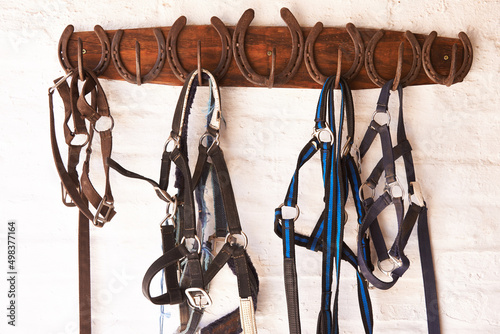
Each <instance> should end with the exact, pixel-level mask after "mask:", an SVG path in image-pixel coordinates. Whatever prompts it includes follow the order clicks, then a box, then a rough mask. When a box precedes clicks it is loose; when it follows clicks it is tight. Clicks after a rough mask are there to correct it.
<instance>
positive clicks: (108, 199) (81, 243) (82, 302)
mask: <svg viewBox="0 0 500 334" xmlns="http://www.w3.org/2000/svg"><path fill="white" fill-rule="evenodd" d="M84 72H85V77H86V81H85V83H84V85H83V87H82V91H81V92H79V91H78V74H77V73H70V75H68V76H71V75H72V78H71V84H70V86H69V85H68V84H67V81H66V79H67V77H68V76H66V77H62V78H59V79H56V80H55V81H54V82H55V83H56V84H55V86H54V87H52V88H51V89H49V120H50V140H51V146H52V155H53V158H54V163H55V165H56V170H57V172H58V174H59V177H60V179H61V184H62V190H63V203H64V204H65V205H67V206H76V207H78V209H79V216H78V278H79V312H80V334H90V333H91V331H92V318H91V286H90V285H91V268H90V233H89V221H92V222H93V223H94V225H96V226H99V227H101V226H103V225H104V224H105V223H106V222H107V221H109V220H110V219H111V218H113V216H114V215H115V211H114V207H113V195H112V193H111V186H110V183H109V166H108V164H107V160H108V159H109V158H110V156H111V151H112V134H111V130H112V129H111V128H112V126H111V127H110V129H108V130H105V131H101V132H99V131H97V130H96V128H95V122H96V121H97V120H99V118H101V117H103V116H106V117H110V116H111V115H110V112H109V107H108V102H107V100H106V95H105V93H104V91H103V89H102V87H101V85H100V84H99V81H98V80H97V77H96V76H95V74H94V73H92V72H90V71H86V70H84ZM55 89H57V91H58V92H59V94H60V96H61V99H62V101H63V105H64V121H63V133H64V139H65V142H66V144H67V145H68V163H67V167H66V166H65V165H64V162H63V161H62V157H61V152H60V150H59V146H58V143H57V136H56V129H55V115H54V104H53V93H54V91H55ZM88 94H90V95H91V103H90V104H89V103H88V102H87V101H86V99H85V96H86V95H88ZM70 119H72V120H73V130H72V129H71V128H70V126H69V124H68V122H69V121H70ZM85 119H87V120H89V122H90V124H91V127H92V128H91V129H90V131H89V129H87V127H86V122H85ZM95 132H98V133H99V135H100V139H101V155H102V158H103V163H104V174H105V178H106V186H105V191H104V196H102V197H101V196H100V195H99V193H98V192H97V191H96V189H95V188H94V186H93V185H92V182H91V181H90V177H89V164H90V158H91V153H92V147H91V145H92V139H93V135H94V133H95ZM76 135H85V136H87V138H86V140H85V142H83V143H75V144H74V143H73V140H74V139H75V137H76ZM84 146H87V148H86V158H85V161H84V163H83V167H82V176H81V178H80V179H79V178H78V172H77V166H78V164H79V162H80V154H81V151H82V148H83V147H84ZM66 195H68V196H69V197H70V198H71V202H70V203H68V202H66ZM89 202H90V203H91V204H92V206H93V207H94V208H96V212H95V213H92V212H91V211H90V209H89Z"/></svg>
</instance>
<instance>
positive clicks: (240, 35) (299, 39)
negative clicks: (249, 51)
mask: <svg viewBox="0 0 500 334" xmlns="http://www.w3.org/2000/svg"><path fill="white" fill-rule="evenodd" d="M280 14H281V18H282V19H283V21H285V23H286V25H287V26H288V30H289V31H290V34H291V35H292V52H291V55H290V60H289V61H288V64H287V65H286V67H285V69H284V70H283V71H282V72H281V73H278V74H275V73H274V72H275V61H276V51H275V48H273V51H272V52H268V55H270V56H272V58H271V73H270V75H269V77H266V76H263V75H260V74H258V73H257V72H255V71H254V69H253V68H252V66H251V65H250V63H249V62H248V59H247V56H246V54H245V34H246V31H247V29H248V27H249V26H250V23H251V22H252V20H253V18H254V16H255V12H254V10H253V9H251V8H250V9H247V10H246V11H245V12H244V13H243V15H242V16H241V18H240V20H239V21H238V24H236V27H235V28H234V34H233V53H234V60H235V61H236V65H237V66H238V68H239V70H240V72H241V73H242V74H243V76H244V77H245V78H246V79H247V80H248V81H250V82H251V83H253V84H255V85H258V86H266V87H269V88H271V87H273V86H280V85H283V84H285V83H287V82H288V81H289V80H290V79H291V78H292V77H293V76H294V75H295V74H296V73H297V71H298V70H299V67H300V63H301V61H302V57H303V54H304V36H303V34H302V29H301V28H300V25H299V23H298V22H297V19H295V17H294V16H293V14H292V12H290V10H289V9H288V8H281V11H280ZM273 64H274V65H273Z"/></svg>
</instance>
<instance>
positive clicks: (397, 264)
mask: <svg viewBox="0 0 500 334" xmlns="http://www.w3.org/2000/svg"><path fill="white" fill-rule="evenodd" d="M392 82H393V80H390V81H388V82H387V83H386V84H385V85H384V86H383V87H382V90H381V92H380V96H379V100H378V102H377V108H376V110H375V113H374V115H373V119H372V121H371V123H370V125H369V127H368V129H367V131H366V133H365V136H364V138H363V140H362V142H361V145H360V156H361V158H362V157H363V156H364V155H365V154H366V152H367V151H368V149H369V148H370V146H371V144H372V142H373V141H374V139H375V137H376V136H377V135H378V136H379V137H380V141H381V146H382V158H381V159H380V161H379V162H378V163H377V165H376V166H375V168H374V169H373V171H372V173H371V174H370V176H369V177H368V178H367V179H366V181H365V182H364V183H363V185H362V186H361V191H360V193H361V195H360V196H361V197H362V202H363V205H364V208H365V210H366V216H365V218H364V220H363V222H362V225H361V226H360V229H359V233H358V240H359V241H358V262H359V267H360V270H361V272H362V273H363V275H364V276H365V277H366V278H367V280H368V281H369V282H370V283H371V284H372V285H373V286H375V287H376V288H379V289H383V290H386V289H389V288H391V287H392V286H394V284H396V282H397V281H398V279H399V278H400V277H401V276H402V275H403V274H404V273H405V272H406V270H408V268H409V266H410V261H409V260H408V258H407V257H406V255H405V254H404V248H405V246H406V244H407V242H408V239H409V237H410V234H411V231H412V229H413V227H414V225H415V223H416V222H417V221H418V241H419V250H420V260H421V265H422V275H423V281H424V291H425V304H426V310H427V327H428V332H429V333H430V334H438V333H441V330H440V321H439V310H438V300H437V289H436V280H435V274H434V265H433V261H432V251H431V245H430V238H429V229H428V222H427V206H426V203H425V201H424V199H423V196H422V192H421V190H420V186H419V184H418V183H417V181H416V177H415V169H414V165H413V158H412V155H411V149H412V148H411V145H410V143H409V142H408V139H407V138H406V132H405V126H404V120H403V90H402V87H401V85H399V86H398V89H397V90H398V95H399V117H398V127H397V145H396V146H394V147H393V146H392V141H391V136H390V129H389V124H390V121H391V118H390V114H389V112H388V102H389V95H390V88H391V87H392ZM401 157H402V158H403V162H404V166H405V170H406V181H407V182H406V183H407V189H408V194H409V195H408V199H409V203H410V204H409V206H408V210H407V212H406V215H405V214H404V189H403V186H402V185H401V183H400V181H399V178H398V177H397V175H396V167H395V161H396V160H397V159H399V158H401ZM382 173H384V175H385V187H384V191H383V193H382V194H381V195H380V196H379V197H378V198H377V199H375V188H376V186H377V184H378V182H379V179H380V178H381V176H382ZM365 190H370V193H371V195H370V196H365ZM390 205H394V207H395V211H396V221H397V228H398V233H397V236H396V239H395V240H394V242H393V244H392V246H391V247H390V249H389V250H387V248H386V245H385V241H384V238H383V236H382V233H381V231H380V226H379V222H378V218H377V217H378V215H379V214H380V213H381V212H382V211H383V210H385V209H386V208H387V207H388V206H390ZM368 234H369V235H370V236H371V239H372V241H373V245H374V248H375V250H376V254H377V258H378V267H379V269H380V271H381V272H383V273H384V274H386V275H387V276H388V277H390V278H391V279H392V280H391V281H386V280H381V279H379V278H378V277H377V276H376V275H375V274H374V268H373V266H371V265H368V264H367V263H366V261H365V259H364V258H362V257H360V254H362V253H363V252H364V251H365V250H366V249H368V248H369V245H370V243H369V239H368ZM367 240H368V242H366V241H367ZM387 265H389V266H387Z"/></svg>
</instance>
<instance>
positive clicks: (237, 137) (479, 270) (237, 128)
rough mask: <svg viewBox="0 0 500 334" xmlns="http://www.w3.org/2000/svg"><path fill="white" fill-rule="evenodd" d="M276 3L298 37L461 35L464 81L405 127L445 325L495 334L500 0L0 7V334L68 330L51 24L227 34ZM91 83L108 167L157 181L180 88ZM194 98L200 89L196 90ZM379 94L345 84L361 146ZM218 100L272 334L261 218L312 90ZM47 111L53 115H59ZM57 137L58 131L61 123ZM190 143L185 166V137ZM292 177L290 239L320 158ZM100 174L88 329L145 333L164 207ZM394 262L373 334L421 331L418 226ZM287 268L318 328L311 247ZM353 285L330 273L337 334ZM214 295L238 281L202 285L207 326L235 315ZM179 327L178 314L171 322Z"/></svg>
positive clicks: (65, 227)
mask: <svg viewBox="0 0 500 334" xmlns="http://www.w3.org/2000/svg"><path fill="white" fill-rule="evenodd" d="M282 6H286V7H288V8H290V9H291V10H292V12H293V13H294V14H295V15H296V17H297V19H298V21H299V23H300V24H301V25H302V26H304V27H311V26H313V25H314V24H315V23H316V22H318V21H322V22H323V23H324V24H325V26H339V27H340V26H345V24H346V23H347V22H353V23H354V24H356V26H357V27H359V28H383V29H387V30H397V31H405V30H411V31H412V32H414V33H423V34H426V33H430V31H432V30H436V31H437V32H438V34H439V36H445V37H456V36H457V34H458V32H459V31H465V32H466V33H467V34H468V35H469V37H470V39H471V41H472V43H473V46H474V63H473V65H472V68H471V71H470V73H469V74H468V75H467V77H466V78H465V81H464V82H463V83H460V84H456V85H453V86H451V87H444V86H438V85H428V86H413V87H408V88H406V89H405V92H404V94H405V95H404V107H405V121H406V125H407V135H408V138H409V140H410V142H411V143H412V146H413V158H414V160H415V168H416V174H417V178H418V180H419V181H420V182H421V185H422V189H423V192H424V196H425V198H426V201H427V204H428V207H429V227H430V231H431V243H432V245H433V252H434V261H435V265H436V275H437V280H438V289H439V297H440V300H439V303H440V314H441V321H442V329H443V333H459V334H460V333H471V332H478V333H492V334H493V333H498V332H499V331H500V321H499V320H498V319H499V317H498V315H497V313H498V312H496V310H498V308H499V307H500V304H499V303H500V302H499V300H500V298H499V294H500V291H499V290H500V289H499V288H498V275H499V270H498V267H499V264H500V263H499V262H500V258H499V256H498V254H499V253H500V246H499V245H498V242H497V236H498V235H499V233H500V228H499V227H498V226H500V225H499V224H498V222H497V220H498V218H497V216H498V214H497V213H498V211H499V209H500V206H499V204H498V203H499V201H500V192H499V191H498V188H499V186H500V177H499V175H500V170H499V165H500V145H499V144H498V130H499V126H498V124H500V116H499V114H498V111H499V109H500V108H499V107H500V90H499V89H498V84H497V81H498V75H499V74H500V64H499V62H498V61H497V59H498V49H499V47H500V38H499V37H500V35H499V32H498V12H499V10H500V4H499V3H498V2H497V1H488V0H480V1H463V0H440V1H431V0H424V1H418V2H415V1H414V2H411V1H404V0H401V1H396V0H391V1H382V0H376V1H370V2H366V1H355V0H344V1H339V0H335V1H326V0H320V1H316V2H315V3H309V2H305V1H292V0H287V1H281V2H279V3H273V2H269V1H260V0H253V1H246V2H245V3H241V4H239V3H235V2H234V1H229V0H220V1H216V2H214V1H211V2H206V1H199V0H191V1H176V2H173V1H166V0H146V1H142V2H140V3H137V4H135V3H134V4H131V3H123V2H114V1H111V2H103V1H93V0H83V1H79V2H71V1H67V0H57V1H48V0H28V1H24V2H22V3H20V2H17V1H11V0H6V1H3V2H2V6H1V7H2V11H1V12H0V43H1V45H2V48H1V49H0V58H1V59H2V62H1V65H0V67H1V69H2V78H3V86H2V89H1V90H0V100H1V101H2V115H4V119H3V121H2V122H1V123H0V131H1V133H2V142H1V146H0V172H1V175H2V178H0V189H2V191H1V192H0V203H1V205H0V225H1V226H3V227H0V240H1V242H0V245H2V244H4V243H3V242H4V240H5V239H6V234H5V233H6V232H5V229H4V226H5V225H4V224H5V223H4V222H6V221H7V220H8V219H13V218H14V219H16V220H17V221H18V225H19V235H18V240H19V241H18V243H19V273H20V281H19V289H20V295H19V305H20V306H19V307H20V308H19V326H18V327H17V328H16V329H14V328H10V326H7V325H6V322H5V321H2V322H0V332H1V333H7V334H10V333H14V332H22V333H30V332H40V329H42V331H41V332H43V333H55V334H68V333H76V332H77V331H76V328H77V327H76V325H77V321H78V306H77V288H78V284H77V262H76V259H77V239H76V233H77V224H76V219H77V213H76V211H75V210H73V209H69V208H66V207H64V206H63V205H62V204H61V203H60V183H59V179H58V176H57V173H56V171H55V168H54V166H53V162H52V157H51V156H52V153H51V149H50V146H49V145H50V144H49V126H48V110H47V95H46V94H47V93H46V92H47V88H48V87H49V85H50V84H51V82H52V80H53V79H54V78H56V77H58V76H60V75H62V73H63V71H62V70H61V68H60V66H59V64H58V61H57V58H56V51H57V50H56V48H57V42H58V39H59V36H60V34H61V32H62V30H63V29H64V27H65V26H66V25H67V24H73V25H74V26H75V29H76V30H77V31H83V30H92V29H93V27H94V25H95V24H100V25H102V26H103V27H104V29H107V30H111V29H118V28H136V27H153V26H169V25H171V24H172V23H173V22H174V21H175V19H177V17H179V16H180V15H186V16H187V18H188V24H208V22H209V20H210V17H211V16H213V15H216V16H218V17H219V18H221V19H222V20H223V21H224V22H225V23H226V24H227V25H229V26H234V25H235V24H236V23H237V21H238V19H239V17H240V16H241V14H242V13H243V11H244V10H245V9H247V8H249V7H252V8H254V9H255V10H256V15H255V19H254V21H253V23H252V24H255V25H283V22H282V20H281V17H280V16H279V9H280V8H281V7H282ZM332 72H333V70H332ZM102 85H103V87H104V89H105V91H106V93H107V97H108V100H109V103H110V107H111V111H112V113H113V116H114V118H115V123H116V126H115V129H114V142H113V151H114V158H115V159H116V160H117V161H119V162H120V163H121V164H123V165H124V166H125V167H127V168H130V169H131V170H134V171H137V172H140V173H141V174H144V175H146V176H148V177H151V178H153V179H157V178H158V172H159V167H160V153H161V150H162V148H163V144H164V142H165V139H166V137H167V136H168V133H169V131H170V125H171V119H172V114H173V110H174V108H175V104H176V102H177V98H178V94H179V92H180V87H167V86H157V85H142V86H140V87H137V86H134V85H130V84H128V83H125V82H114V81H107V80H103V81H102ZM199 94H200V96H202V95H203V96H206V88H202V89H200V92H199ZM378 94H379V90H378V89H370V90H362V91H354V92H353V97H354V103H355V112H356V135H355V139H356V141H357V142H358V143H359V142H360V140H361V139H362V136H363V133H364V131H365V129H366V127H367V126H368V123H369V121H370V117H371V115H372V113H373V110H374V106H375V103H376V100H377V97H378ZM221 95H222V107H223V113H224V117H225V120H226V126H225V127H224V128H223V129H222V131H221V132H222V133H221V146H222V148H223V150H224V154H225V157H226V160H227V165H228V168H229V171H230V174H231V180H232V183H233V186H234V191H235V197H236V200H237V202H238V208H239V212H240V218H241V221H242V224H243V228H244V230H245V232H246V233H247V235H248V237H249V239H250V244H249V247H248V252H249V254H250V256H251V257H252V260H253V262H254V264H255V266H256V268H257V270H258V272H259V275H260V282H261V285H260V289H261V290H260V296H259V309H258V311H257V323H258V327H259V333H264V334H268V333H269V334H270V333H273V334H274V333H286V332H287V329H288V321H287V314H286V305H285V296H284V286H283V278H282V271H283V269H282V268H283V264H282V255H281V254H282V243H281V240H280V239H278V238H277V237H276V236H275V235H274V232H273V228H274V226H273V219H274V208H275V207H276V206H278V205H279V204H280V203H281V202H282V201H283V197H284V195H285V192H286V187H287V186H288V184H289V182H290V177H291V176H292V174H293V171H294V168H295V164H296V158H297V154H298V153H299V151H300V150H301V148H302V147H303V145H304V144H305V143H306V142H307V141H308V140H309V138H310V134H311V130H312V127H313V125H314V122H313V118H314V111H315V108H316V103H317V98H318V95H319V90H310V89H307V90H302V89H280V88H274V89H264V88H225V87H224V88H222V90H221ZM202 100H204V98H200V100H199V102H200V104H201V105H203V103H204V102H202ZM57 103H60V102H57ZM390 106H391V114H392V116H393V120H394V123H393V124H396V123H395V122H396V120H397V115H396V114H397V94H393V96H392V99H391V105H390ZM58 112H59V114H58V116H61V114H60V112H61V111H60V109H58ZM201 115H202V113H201V112H199V111H197V112H196V113H194V114H193V118H192V119H191V122H190V128H191V130H190V131H192V132H190V134H191V138H193V137H196V136H197V135H198V134H200V133H201V132H202V131H203V126H202V124H203V120H202V116H201ZM5 116H6V117H5ZM196 116H197V117H196ZM195 117H196V118H195ZM59 121H60V118H59ZM57 129H58V136H59V138H61V137H60V136H61V133H60V132H61V131H60V126H59V127H58V128H57ZM374 145H375V147H377V146H376V145H378V143H375V144H374ZM189 149H190V152H192V153H190V154H191V156H193V155H194V153H195V152H196V143H195V141H193V144H192V145H191V146H190V148H189ZM95 151H96V152H95V153H96V154H95V156H94V157H93V175H92V177H93V179H94V181H95V183H96V186H97V187H98V188H99V189H102V187H103V183H104V180H103V178H102V176H101V175H100V170H99V168H100V162H99V154H98V150H97V149H96V150H95ZM63 154H65V153H64V152H63ZM379 154H380V153H379V152H378V151H376V149H374V151H373V152H371V153H370V155H369V156H367V157H366V159H365V160H364V161H363V175H364V176H366V173H367V172H369V168H370V166H372V165H373V164H374V163H376V161H377V159H378V158H379V157H380V155H379ZM192 164H194V161H193V159H191V165H192ZM300 178H301V181H300V193H299V201H300V202H299V205H300V207H301V211H302V214H301V217H300V219H299V221H297V230H300V231H302V232H304V233H305V232H309V231H311V230H312V228H313V226H314V224H315V222H316V219H317V216H318V214H319V213H320V212H321V198H322V187H321V172H320V163H319V160H318V159H313V160H311V161H310V162H309V163H308V165H307V166H305V167H304V168H303V171H302V174H301V176H300ZM111 182H112V187H113V191H114V196H115V200H116V210H117V212H118V213H117V215H116V218H115V219H113V222H111V223H110V224H108V225H107V226H106V227H105V228H103V229H92V283H93V303H94V304H93V308H94V315H95V318H94V331H95V332H96V333H106V334H108V333H109V334H111V333H113V334H114V333H118V332H120V333H153V332H156V331H158V316H159V308H158V307H157V306H154V305H152V304H151V303H149V302H148V301H147V300H146V299H145V298H144V297H143V296H142V293H141V281H142V275H143V274H144V272H145V270H146V269H147V267H148V266H149V264H150V263H151V262H152V261H154V260H155V259H156V257H157V256H159V254H160V236H159V233H158V223H159V222H160V220H161V219H162V218H163V215H164V210H165V208H164V205H163V202H161V201H159V200H158V198H157V197H156V195H155V194H154V192H153V191H152V189H151V187H150V186H149V185H147V184H143V183H141V182H139V181H136V180H130V179H125V178H123V177H121V176H120V175H118V174H117V173H115V172H112V174H111ZM352 205H353V203H352V201H351V200H349V201H348V213H349V217H350V219H349V222H348V224H347V226H346V233H345V240H346V242H347V244H348V245H349V246H351V247H352V248H355V243H356V237H357V227H356V222H355V213H354V210H353V208H352ZM391 214H392V213H391V212H388V213H387V215H386V218H387V219H389V220H388V221H387V222H384V225H383V228H384V232H385V233H387V236H393V235H394V234H395V233H396V232H395V226H394V222H393V219H392V216H391ZM2 222H3V223H2ZM4 245H5V244H4ZM1 248H4V247H1ZM406 254H407V255H408V257H409V258H410V261H411V263H412V264H411V267H410V269H409V270H408V271H407V273H405V275H404V277H403V278H402V279H401V280H400V282H398V284H396V286H395V287H394V288H393V289H391V290H389V291H376V290H372V291H371V297H372V301H373V310H374V316H375V327H374V328H375V333H420V332H425V331H426V320H425V317H426V316H425V309H424V298H423V287H422V281H421V280H422V279H421V269H420V259H419V255H418V242H417V235H416V232H415V231H414V232H413V233H412V236H411V238H410V241H409V243H408V246H407V248H406ZM0 258H1V255H0ZM297 268H298V272H299V286H300V288H301V291H300V303H301V316H302V325H303V333H314V332H315V328H316V319H317V314H318V310H319V296H320V292H321V291H320V290H321V278H320V273H321V254H319V253H313V252H310V251H306V250H304V249H300V250H297ZM353 275H354V272H353V270H352V269H351V268H349V267H348V266H347V265H346V264H343V272H342V275H341V289H340V296H341V300H340V312H339V319H340V326H341V327H340V328H341V332H342V333H356V334H357V333H361V332H362V325H361V321H360V318H359V310H358V307H357V296H356V285H355V279H354V276H353ZM221 287H228V288H229V289H233V290H231V291H234V289H235V286H234V276H233V275H232V274H231V273H229V272H227V270H226V273H224V274H222V275H221V277H218V278H217V280H216V281H214V284H213V290H214V297H217V299H218V303H216V305H214V308H213V311H211V312H212V315H207V317H206V319H204V322H205V323H207V322H209V321H210V320H213V319H214V318H216V315H217V314H221V313H223V312H224V310H223V309H224V305H225V304H228V305H226V311H228V309H227V308H234V307H236V305H237V301H235V300H234V298H232V297H233V296H232V294H231V293H230V292H229V291H226V290H225V289H224V288H221ZM2 291H6V282H5V281H4V280H0V293H2V294H3V293H4V292H2ZM174 309H175V308H173V310H174ZM214 314H215V315H214ZM175 326H176V314H175V310H174V311H173V314H172V321H171V327H172V328H175Z"/></svg>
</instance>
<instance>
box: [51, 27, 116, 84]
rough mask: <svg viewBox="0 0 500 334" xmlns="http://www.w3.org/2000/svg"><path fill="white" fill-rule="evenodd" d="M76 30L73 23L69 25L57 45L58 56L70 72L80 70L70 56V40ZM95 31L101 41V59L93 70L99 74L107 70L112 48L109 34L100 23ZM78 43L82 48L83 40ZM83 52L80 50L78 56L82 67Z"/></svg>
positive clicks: (62, 64)
mask: <svg viewBox="0 0 500 334" xmlns="http://www.w3.org/2000/svg"><path fill="white" fill-rule="evenodd" d="M74 30H75V28H74V27H73V26H72V25H71V24H70V25H68V26H67V27H66V28H65V29H64V31H63V33H62V34H61V38H60V39H59V43H58V45H57V56H58V58H59V63H60V64H61V66H62V68H63V69H64V71H65V72H66V73H69V72H71V71H78V66H73V64H71V62H70V61H69V57H68V42H69V39H70V37H71V35H72V34H73V31H74ZM94 32H95V33H96V35H97V38H99V41H100V43H101V59H100V60H99V63H98V64H97V66H96V67H95V68H94V69H93V70H92V72H94V73H95V75H96V76H99V75H101V74H102V73H103V72H104V71H105V70H106V68H108V65H109V60H110V50H111V48H110V43H109V38H108V35H106V32H105V31H104V29H103V28H102V27H101V26H100V25H96V26H95V27H94ZM78 45H79V48H81V42H79V43H78ZM82 53H83V52H82V51H81V50H79V52H78V58H79V64H80V65H79V66H80V68H82V67H83V57H82Z"/></svg>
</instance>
